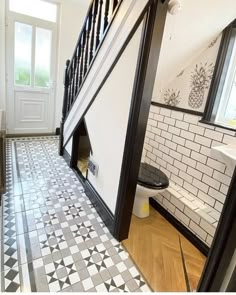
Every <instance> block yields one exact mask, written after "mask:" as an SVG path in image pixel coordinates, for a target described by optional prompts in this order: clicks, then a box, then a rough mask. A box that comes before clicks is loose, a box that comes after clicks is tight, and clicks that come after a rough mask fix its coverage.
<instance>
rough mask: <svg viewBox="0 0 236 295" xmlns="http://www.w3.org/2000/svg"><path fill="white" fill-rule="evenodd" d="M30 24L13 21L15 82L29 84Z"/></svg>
mask: <svg viewBox="0 0 236 295" xmlns="http://www.w3.org/2000/svg"><path fill="white" fill-rule="evenodd" d="M31 52H32V26H30V25H26V24H22V23H17V22H16V23H15V67H14V69H15V84H16V85H20V86H30V81H31Z"/></svg>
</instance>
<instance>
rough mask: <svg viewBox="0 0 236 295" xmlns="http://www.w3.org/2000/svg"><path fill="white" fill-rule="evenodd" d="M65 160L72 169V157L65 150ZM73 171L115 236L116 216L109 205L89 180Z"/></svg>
mask: <svg viewBox="0 0 236 295" xmlns="http://www.w3.org/2000/svg"><path fill="white" fill-rule="evenodd" d="M63 158H64V159H65V161H66V163H67V165H68V166H69V167H70V162H71V156H70V155H69V154H68V152H67V151H66V150H65V149H64V153H63ZM72 169H73V168H72ZM73 170H74V172H75V175H76V176H77V178H78V179H79V181H80V182H81V184H82V185H83V187H84V190H85V193H86V196H87V197H88V198H89V200H90V202H91V203H92V204H93V206H94V208H95V210H96V211H97V213H98V215H99V216H100V217H101V219H102V221H103V222H104V224H105V225H106V226H107V228H108V229H109V231H110V233H111V234H112V235H113V233H114V224H115V219H114V215H113V214H112V212H111V211H110V209H109V208H108V207H107V205H106V204H105V203H104V201H103V200H102V198H101V196H100V195H99V194H98V193H97V192H96V190H95V189H94V187H93V186H92V185H91V183H90V182H89V181H88V180H87V179H82V177H81V176H80V175H79V173H78V171H77V170H76V169H73Z"/></svg>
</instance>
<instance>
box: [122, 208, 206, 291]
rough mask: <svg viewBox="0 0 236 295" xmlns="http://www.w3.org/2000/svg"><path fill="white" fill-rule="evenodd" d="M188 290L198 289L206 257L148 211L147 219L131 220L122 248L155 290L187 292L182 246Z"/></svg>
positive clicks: (167, 224)
mask: <svg viewBox="0 0 236 295" xmlns="http://www.w3.org/2000/svg"><path fill="white" fill-rule="evenodd" d="M180 244H181V246H182V251H183V256H184V261H185V266H186V271H187V278H188V281H189V285H190V289H191V291H192V290H195V289H196V288H197V284H198V281H199V279H200V276H201V273H202V270H203V267H204V263H205V260H206V257H205V256H204V255H203V254H201V252H199V251H198V250H197V249H196V248H195V247H194V246H193V245H192V244H191V243H190V242H189V241H188V240H187V239H186V238H185V237H184V236H183V235H182V234H181V233H180V232H179V231H178V230H176V229H175V228H174V227H173V226H172V225H171V224H170V223H169V222H168V221H167V220H166V219H165V218H164V217H162V216H161V215H160V214H159V213H158V212H157V211H155V210H154V209H153V208H151V212H150V216H149V217H148V218H144V219H140V218H137V217H135V216H133V217H132V221H131V227H130V234H129V238H128V239H127V240H125V241H123V245H124V246H125V248H126V249H127V251H128V252H129V253H130V255H131V257H132V258H133V260H134V261H135V263H136V264H137V266H138V267H139V269H140V271H141V272H142V273H143V275H144V277H145V279H146V280H147V282H148V283H149V285H150V286H151V287H152V289H153V290H154V291H159V292H178V291H182V292H184V291H187V287H186V286H187V285H186V278H185V275H184V267H183V259H182V257H181V246H180Z"/></svg>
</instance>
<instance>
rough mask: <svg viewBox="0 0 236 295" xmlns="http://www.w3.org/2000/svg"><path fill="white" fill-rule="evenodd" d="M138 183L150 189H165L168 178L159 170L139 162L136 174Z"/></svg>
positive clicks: (167, 184)
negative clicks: (137, 173)
mask: <svg viewBox="0 0 236 295" xmlns="http://www.w3.org/2000/svg"><path fill="white" fill-rule="evenodd" d="M138 184H139V185H141V186H144V187H146V188H150V189H157V190H158V189H159V190H161V189H165V188H167V187H168V186H169V179H168V177H167V176H166V175H165V173H163V172H162V171H161V170H159V169H157V168H155V167H153V166H151V165H149V164H146V163H141V165H140V168H139V175H138Z"/></svg>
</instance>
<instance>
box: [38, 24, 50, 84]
mask: <svg viewBox="0 0 236 295" xmlns="http://www.w3.org/2000/svg"><path fill="white" fill-rule="evenodd" d="M51 40H52V32H51V31H49V30H45V29H41V28H36V41H35V73H34V85H35V86H36V87H46V88H49V83H50V64H51Z"/></svg>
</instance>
